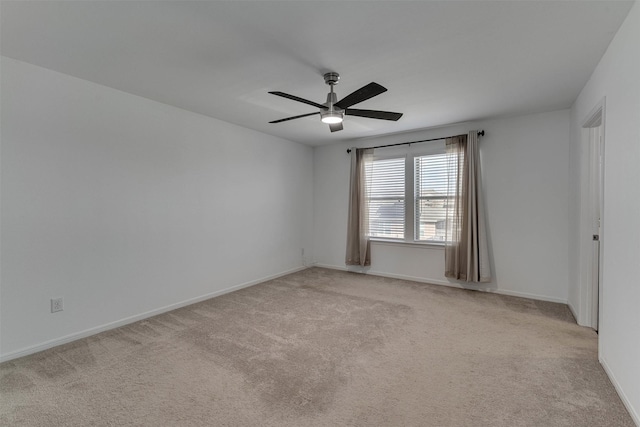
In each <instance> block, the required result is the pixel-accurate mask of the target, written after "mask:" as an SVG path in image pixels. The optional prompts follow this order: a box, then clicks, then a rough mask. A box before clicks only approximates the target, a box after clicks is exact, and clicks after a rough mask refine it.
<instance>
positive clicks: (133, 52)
mask: <svg viewBox="0 0 640 427" xmlns="http://www.w3.org/2000/svg"><path fill="white" fill-rule="evenodd" d="M632 4H633V2H632V1H624V2H618V1H564V2H560V1H533V2H529V1H510V2H506V1H500V2H492V1H468V2H465V1H410V2H404V1H372V2H369V1H349V2H347V1H344V2H340V1H334V2H329V1H278V2H271V1H224V2H221V1H215V2H190V1H163V2H156V1H140V2H132V1H84V2H58V1H44V2H33V1H17V2H12V1H2V3H1V4H0V7H1V11H0V12H1V19H2V21H1V50H2V54H3V55H5V56H8V57H11V58H14V59H18V60H22V61H25V62H29V63H32V64H35V65H39V66H42V67H45V68H49V69H52V70H56V71H60V72H63V73H66V74H70V75H72V76H76V77H79V78H82V79H86V80H89V81H92V82H96V83H99V84H103V85H106V86H109V87H112V88H116V89H119V90H122V91H125V92H129V93H132V94H136V95H139V96H143V97H146V98H149V99H153V100H156V101H160V102H163V103H166V104H170V105H174V106H176V107H180V108H184V109H186V110H190V111H193V112H197V113H201V114H204V115H207V116H211V117H214V118H218V119H221V120H224V121H227V122H231V123H235V124H238V125H240V126H244V127H247V128H251V129H255V130H258V131H261V132H265V133H268V134H272V135H276V136H280V137H282V138H286V139H290V140H293V141H297V142H302V143H305V144H309V145H321V144H329V143H334V142H338V141H343V140H347V139H353V138H361V137H371V136H376V135H384V134H391V133H397V132H406V131H411V130H416V129H423V128H429V127H434V126H441V125H446V124H451V123H458V122H464V121H469V120H477V119H484V118H491V117H500V116H505V115H514V114H522V113H531V112H537V111H545V110H553V109H560V108H568V107H570V106H571V104H572V103H573V101H574V100H575V98H576V96H577V95H578V93H579V91H580V90H581V88H582V87H583V86H584V84H585V83H586V82H587V80H588V78H589V76H590V75H591V72H592V71H593V69H594V68H595V66H596V64H597V63H598V61H599V59H600V58H601V56H602V54H603V53H604V51H605V50H606V48H607V46H608V45H609V42H610V41H611V39H612V38H613V36H614V34H615V32H616V31H617V29H618V28H619V26H620V24H621V23H622V21H623V20H624V18H625V16H626V15H627V13H628V11H629V9H630V8H631V5H632ZM327 71H337V72H339V73H340V76H341V80H340V83H339V84H338V86H336V92H337V93H338V99H340V98H342V97H344V96H345V95H347V94H348V93H350V92H352V91H354V90H356V89H358V88H360V87H361V86H363V85H365V84H367V83H369V82H371V81H375V82H377V83H380V84H381V85H383V86H385V87H386V88H387V89H388V92H385V93H383V94H381V95H379V96H377V97H375V98H372V99H370V100H367V101H365V102H363V103H361V104H358V105H356V106H354V108H356V107H357V108H364V109H382V110H389V111H398V112H402V113H404V116H403V117H402V118H401V119H400V120H399V121H398V122H389V121H384V120H372V119H366V118H360V117H347V118H346V119H345V122H344V130H343V131H341V132H335V133H330V132H329V129H328V126H327V125H325V124H322V123H321V122H320V120H319V117H318V116H312V117H306V118H302V119H298V120H292V121H288V122H284V123H279V124H269V123H268V122H269V121H271V120H276V119H280V118H284V117H288V116H294V115H299V114H305V113H311V112H314V111H316V110H315V108H314V107H312V106H309V105H305V104H302V103H298V102H294V101H291V100H288V99H284V98H279V97H276V96H273V95H269V94H268V92H269V91H283V92H287V93H290V94H293V95H297V96H300V97H302V98H307V99H310V100H312V101H315V102H319V103H323V102H324V101H325V98H326V93H327V92H328V89H329V87H328V86H326V85H325V84H324V81H323V78H322V74H323V73H324V72H327Z"/></svg>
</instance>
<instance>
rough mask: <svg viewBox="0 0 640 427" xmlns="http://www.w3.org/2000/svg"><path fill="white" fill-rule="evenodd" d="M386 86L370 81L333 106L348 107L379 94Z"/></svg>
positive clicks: (384, 90) (385, 89)
mask: <svg viewBox="0 0 640 427" xmlns="http://www.w3.org/2000/svg"><path fill="white" fill-rule="evenodd" d="M386 91H387V88H385V87H384V86H380V85H379V84H378V83H375V82H371V83H369V84H368V85H366V86H363V87H361V88H360V89H358V90H357V91H355V92H353V93H350V94H349V95H347V96H345V97H344V98H342V99H341V100H340V101H338V102H337V103H336V104H335V106H336V107H338V108H349V107H351V106H352V105H355V104H357V103H359V102H362V101H366V100H367V99H369V98H373V97H374V96H377V95H380V94H381V93H383V92H386Z"/></svg>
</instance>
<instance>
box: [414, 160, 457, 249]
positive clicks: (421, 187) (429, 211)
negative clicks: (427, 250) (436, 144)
mask: <svg viewBox="0 0 640 427" xmlns="http://www.w3.org/2000/svg"><path fill="white" fill-rule="evenodd" d="M456 173H457V171H455V170H453V171H449V170H447V155H446V154H445V153H440V154H428V155H425V156H418V157H415V158H414V174H415V175H414V182H415V191H414V193H413V194H414V206H415V240H417V241H435V242H444V239H445V225H444V224H445V217H446V213H447V206H452V203H453V202H454V201H453V198H452V197H451V196H452V195H450V194H447V179H448V174H453V176H455V175H456Z"/></svg>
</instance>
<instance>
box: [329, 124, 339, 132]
mask: <svg viewBox="0 0 640 427" xmlns="http://www.w3.org/2000/svg"><path fill="white" fill-rule="evenodd" d="M329 129H331V132H337V131H339V130H342V122H340V123H332V124H330V125H329Z"/></svg>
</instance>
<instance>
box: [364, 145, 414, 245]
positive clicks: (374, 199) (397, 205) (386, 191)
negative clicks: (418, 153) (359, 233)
mask: <svg viewBox="0 0 640 427" xmlns="http://www.w3.org/2000/svg"><path fill="white" fill-rule="evenodd" d="M365 174H366V176H367V182H368V183H370V185H369V186H368V188H367V194H368V196H369V197H368V200H369V236H371V237H380V238H386V239H404V235H405V159H404V157H399V158H391V159H374V161H373V163H372V164H369V165H367V167H366V168H365Z"/></svg>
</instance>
